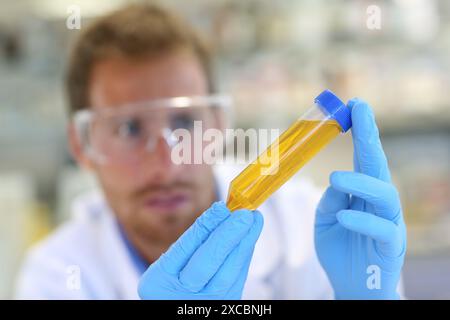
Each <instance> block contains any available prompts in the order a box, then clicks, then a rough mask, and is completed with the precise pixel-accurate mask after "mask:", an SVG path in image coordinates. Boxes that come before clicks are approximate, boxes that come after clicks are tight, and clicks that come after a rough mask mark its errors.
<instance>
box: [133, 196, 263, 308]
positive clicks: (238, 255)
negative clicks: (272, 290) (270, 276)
mask: <svg viewBox="0 0 450 320" xmlns="http://www.w3.org/2000/svg"><path fill="white" fill-rule="evenodd" d="M262 226H263V218H262V215H261V213H260V212H258V211H249V210H236V211H234V212H233V214H231V212H230V211H229V210H228V208H227V207H226V206H225V204H224V203H223V202H216V203H214V204H213V205H212V206H211V207H210V208H209V209H208V210H206V211H205V212H204V213H203V214H202V215H201V216H200V217H199V218H198V219H197V220H196V221H195V223H194V224H193V225H192V226H191V227H190V228H189V229H188V230H187V231H186V232H185V233H184V234H183V235H182V236H181V237H180V238H179V239H178V240H177V241H176V242H175V243H174V244H173V245H172V246H171V247H170V248H169V250H168V251H167V252H166V253H164V254H163V255H162V256H161V257H160V258H159V259H158V260H157V261H155V262H154V263H153V264H152V265H150V267H149V268H148V269H147V271H146V272H145V273H144V275H143V276H142V278H141V279H140V282H139V288H138V293H139V296H140V297H141V298H143V299H180V300H181V299H186V300H189V299H233V300H234V299H240V298H241V296H242V290H243V288H244V284H245V281H246V279H247V273H248V268H249V265H250V261H251V258H252V255H253V249H254V247H255V243H256V240H258V237H259V235H260V233H261V230H262Z"/></svg>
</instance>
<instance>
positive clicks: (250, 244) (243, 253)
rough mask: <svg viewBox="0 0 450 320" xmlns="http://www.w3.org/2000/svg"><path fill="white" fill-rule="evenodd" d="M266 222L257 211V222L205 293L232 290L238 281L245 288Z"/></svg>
mask: <svg viewBox="0 0 450 320" xmlns="http://www.w3.org/2000/svg"><path fill="white" fill-rule="evenodd" d="M263 224H264V220H263V216H262V214H261V213H260V212H258V211H255V222H254V223H253V225H252V227H251V228H250V230H249V232H248V233H247V235H246V236H245V237H244V238H243V239H242V240H241V242H240V243H239V245H238V246H237V247H235V248H234V249H233V251H232V252H231V253H230V254H229V255H228V257H227V258H226V259H225V262H224V263H223V264H222V266H221V267H220V268H219V270H218V271H217V273H216V274H215V275H214V276H213V278H212V279H211V280H210V282H209V283H208V284H207V285H206V288H205V291H216V290H230V289H231V286H233V285H234V283H236V281H240V282H242V283H241V285H242V286H243V285H244V283H245V279H246V278H247V274H248V269H249V266H250V262H251V259H252V256H253V251H254V248H255V244H256V241H257V240H258V238H259V236H260V234H261V231H262V228H263Z"/></svg>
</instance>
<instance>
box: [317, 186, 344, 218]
mask: <svg viewBox="0 0 450 320" xmlns="http://www.w3.org/2000/svg"><path fill="white" fill-rule="evenodd" d="M348 205H349V196H348V194H347V193H345V192H341V191H338V190H336V189H335V188H333V187H332V186H329V187H328V188H327V189H326V190H325V192H324V194H323V195H322V198H321V199H320V201H319V204H318V206H317V209H316V225H318V224H320V225H323V224H325V225H328V224H334V223H336V222H337V220H336V212H337V211H339V210H343V209H347V208H348Z"/></svg>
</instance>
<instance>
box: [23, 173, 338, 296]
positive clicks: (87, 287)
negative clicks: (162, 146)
mask: <svg viewBox="0 0 450 320" xmlns="http://www.w3.org/2000/svg"><path fill="white" fill-rule="evenodd" d="M236 172H237V171H236V168H235V167H229V166H227V167H223V166H222V167H219V168H215V176H216V181H217V184H218V192H219V196H220V197H221V198H222V199H225V198H226V195H227V188H228V184H229V182H230V181H231V180H232V178H233V177H234V176H235V175H236ZM320 195H321V190H318V189H316V188H315V187H314V186H313V185H312V184H311V183H309V182H307V181H305V180H299V179H291V180H290V181H289V182H288V183H286V184H285V185H284V186H283V187H282V188H281V189H280V190H279V191H278V192H276V193H275V194H274V195H273V196H272V197H271V198H270V199H269V200H267V201H266V202H265V203H264V204H263V205H262V206H261V207H260V208H259V210H260V211H261V212H262V213H263V215H264V228H263V231H262V233H261V236H260V238H259V240H258V242H257V244H256V247H255V251H254V256H253V259H252V262H251V265H250V270H249V275H248V278H247V282H246V284H245V287H244V292H243V299H330V298H333V291H332V289H331V286H330V283H329V281H328V279H327V277H326V275H325V273H324V271H323V269H322V267H321V266H320V264H319V262H318V260H317V257H316V254H315V250H314V238H313V235H314V233H313V230H314V227H313V224H314V212H315V207H316V205H317V203H318V201H319V199H320ZM73 211H74V215H73V218H72V219H71V220H70V221H68V222H66V223H65V224H63V225H62V226H60V227H59V228H58V229H57V230H56V231H55V232H54V233H53V234H52V235H50V236H49V237H48V238H47V239H45V240H44V241H42V242H41V243H39V244H37V245H36V246H34V247H33V248H32V249H31V250H30V252H29V253H28V254H27V257H26V259H25V262H24V264H23V267H22V269H21V271H20V274H19V277H18V280H17V286H16V298H19V299H23V298H25V299H138V298H139V297H138V295H137V284H138V281H139V276H140V274H139V271H138V268H137V267H136V265H135V264H134V263H133V260H132V259H131V256H130V252H129V250H128V249H127V247H126V245H125V243H124V241H123V238H122V237H121V235H120V233H119V229H118V225H117V222H116V220H115V217H114V215H113V214H112V213H111V211H110V209H109V208H108V206H107V204H106V202H105V201H104V199H103V197H102V196H101V195H100V193H95V194H89V195H87V196H83V197H81V198H80V199H78V201H76V202H75V203H74V210H73Z"/></svg>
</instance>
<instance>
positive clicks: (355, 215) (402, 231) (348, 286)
mask: <svg viewBox="0 0 450 320" xmlns="http://www.w3.org/2000/svg"><path fill="white" fill-rule="evenodd" d="M348 106H349V107H350V108H351V111H352V123H353V127H352V136H353V144H354V169H355V172H344V171H337V172H333V173H332V174H331V176H330V184H331V186H330V187H328V189H327V190H326V191H325V193H324V195H323V196H322V199H321V201H320V203H319V205H318V207H317V212H316V222H315V246H316V251H317V256H318V258H319V261H320V263H321V265H322V267H323V268H324V269H325V271H326V273H327V275H328V278H329V280H330V282H331V285H332V286H333V289H334V292H335V297H336V298H337V299H398V298H399V295H398V293H397V285H398V282H399V279H400V273H401V269H402V266H403V260H404V256H405V251H406V227H405V224H404V221H403V216H402V209H401V204H400V199H399V195H398V193H397V190H396V188H395V187H394V186H393V185H392V184H391V178H390V173H389V168H388V164H387V160H386V156H385V154H384V152H383V149H382V146H381V142H380V139H379V133H378V129H377V126H376V124H375V119H374V116H373V112H372V110H371V109H370V107H369V106H368V104H367V103H365V102H364V101H362V100H359V99H352V100H350V101H349V103H348Z"/></svg>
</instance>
